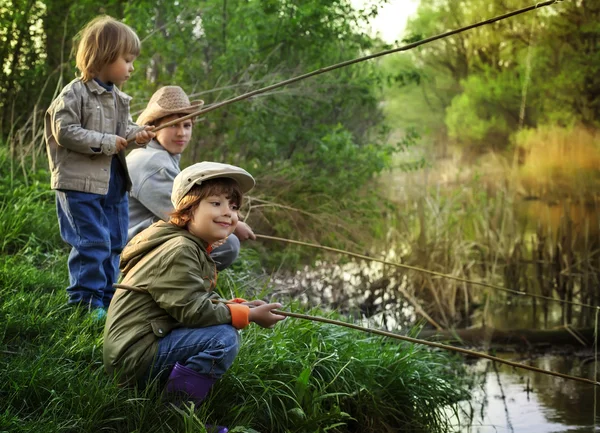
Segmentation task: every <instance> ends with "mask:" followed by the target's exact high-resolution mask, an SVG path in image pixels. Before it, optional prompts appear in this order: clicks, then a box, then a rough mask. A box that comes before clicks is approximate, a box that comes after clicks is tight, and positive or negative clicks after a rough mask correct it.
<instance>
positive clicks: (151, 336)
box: [103, 221, 250, 384]
mask: <svg viewBox="0 0 600 433" xmlns="http://www.w3.org/2000/svg"><path fill="white" fill-rule="evenodd" d="M206 246H207V245H206V243H205V242H204V241H202V240H201V239H199V238H197V237H195V236H194V235H192V234H191V233H189V232H188V231H187V230H185V229H181V228H179V227H177V226H175V225H173V224H170V223H168V222H164V221H160V222H157V223H155V224H153V225H151V226H150V227H149V228H148V229H146V230H144V231H143V232H141V233H140V234H139V235H137V236H136V237H134V238H133V239H132V240H131V242H129V244H127V246H126V247H125V249H124V250H123V253H122V255H121V266H120V268H121V272H122V273H123V279H122V281H121V284H126V285H130V286H135V287H137V288H138V289H141V290H142V291H143V292H144V293H140V292H137V291H128V290H122V289H118V290H117V291H116V293H115V295H114V297H113V299H112V302H111V304H110V307H109V309H108V315H107V320H106V325H105V328H104V349H103V353H104V366H105V368H106V370H107V372H108V373H109V374H115V373H118V374H119V375H121V376H120V379H121V380H122V381H123V382H125V383H129V384H134V383H136V382H137V381H139V380H140V379H141V378H142V377H143V376H144V375H145V373H146V372H147V371H148V370H149V369H150V368H151V366H152V365H153V360H154V357H155V355H156V352H157V349H158V341H159V339H160V338H162V337H164V336H166V335H167V334H168V333H169V332H171V331H172V330H173V329H175V328H178V327H182V326H183V327H188V328H201V327H205V326H211V325H220V324H232V325H233V326H235V327H236V328H243V327H244V326H247V325H248V315H249V311H250V310H249V308H248V307H247V306H245V305H229V304H227V305H226V304H218V303H217V304H215V303H213V302H211V299H221V298H220V297H219V296H218V294H216V293H214V292H213V289H214V287H215V284H216V279H217V271H216V266H215V263H214V262H213V261H212V259H211V258H210V256H209V254H208V252H207V251H206Z"/></svg>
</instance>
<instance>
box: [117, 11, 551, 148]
mask: <svg viewBox="0 0 600 433" xmlns="http://www.w3.org/2000/svg"><path fill="white" fill-rule="evenodd" d="M560 1H562V0H547V1H544V2H540V3H536V4H534V5H532V6H528V7H525V8H522V9H518V10H515V11H512V12H509V13H506V14H503V15H498V16H496V17H494V18H489V19H487V20H484V21H480V22H477V23H475V24H471V25H468V26H466V27H461V28H458V29H455V30H450V31H448V32H445V33H440V34H438V35H435V36H431V37H429V38H425V39H421V40H420V41H416V42H412V43H410V44H407V45H403V46H401V47H398V48H392V49H389V50H384V51H380V52H378V53H375V54H370V55H368V56H364V57H359V58H356V59H352V60H346V61H344V62H341V63H336V64H334V65H331V66H327V67H325V68H320V69H317V70H314V71H312V72H308V73H306V74H303V75H299V76H297V77H293V78H289V79H287V80H284V81H281V82H279V83H275V84H272V85H270V86H266V87H263V88H261V89H257V90H253V91H251V92H248V93H244V94H243V95H239V96H236V97H235V98H231V99H227V100H225V101H223V102H219V103H217V104H213V105H211V106H210V107H207V108H204V109H202V110H199V111H196V112H194V113H191V114H187V115H185V116H182V117H179V118H177V119H175V120H172V121H170V122H167V123H165V124H163V125H160V126H158V127H155V128H154V129H151V130H150V131H151V132H156V131H159V130H161V129H163V128H167V127H169V126H172V125H176V124H178V123H180V122H183V121H185V120H188V119H191V118H193V117H198V116H201V115H203V114H206V113H208V112H210V111H213V110H216V109H217V108H221V107H224V106H226V105H229V104H233V103H234V102H238V101H242V100H244V99H248V98H251V97H253V96H256V95H260V94H261V93H265V92H268V91H270V90H273V89H277V88H279V87H283V86H287V85H288V84H292V83H296V82H298V81H301V80H305V79H306V78H310V77H314V76H316V75H320V74H324V73H326V72H330V71H333V70H336V69H340V68H344V67H346V66H350V65H353V64H355V63H360V62H364V61H366V60H371V59H375V58H377V57H383V56H387V55H388V54H393V53H398V52H401V51H408V50H412V49H413V48H416V47H419V46H421V45H425V44H428V43H430V42H433V41H437V40H439V39H443V38H447V37H448V36H452V35H456V34H459V33H462V32H465V31H467V30H471V29H474V28H477V27H481V26H484V25H487V24H492V23H495V22H497V21H501V20H505V19H507V18H510V17H513V16H516V15H520V14H523V13H525V12H529V11H532V10H535V9H540V8H542V7H545V6H550V5H552V4H554V3H558V2H560ZM134 140H135V137H134V138H130V139H129V140H127V143H131V142H133V141H134Z"/></svg>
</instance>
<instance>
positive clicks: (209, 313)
mask: <svg viewBox="0 0 600 433" xmlns="http://www.w3.org/2000/svg"><path fill="white" fill-rule="evenodd" d="M160 269H161V270H162V271H161V274H160V275H159V276H158V277H157V278H156V279H155V282H153V283H152V284H151V285H150V287H148V292H149V293H150V294H151V295H152V297H153V298H154V300H155V301H156V302H157V304H158V305H159V306H160V307H161V308H162V309H164V310H165V311H166V312H167V313H169V315H171V316H172V317H173V318H174V319H175V320H177V321H178V322H179V323H181V324H182V325H184V326H186V327H205V326H212V325H219V324H231V323H232V315H231V312H230V310H229V308H228V307H227V305H226V304H223V303H213V302H212V300H213V299H215V300H216V299H221V298H220V297H219V295H218V294H216V293H214V292H213V291H212V289H213V288H214V286H215V284H216V275H215V274H212V275H211V274H210V273H211V272H214V266H210V265H209V264H208V263H206V262H205V261H204V260H202V258H199V257H198V252H197V251H196V250H195V249H194V248H192V247H190V246H186V245H180V246H177V247H175V248H173V249H172V250H170V251H168V252H165V255H164V256H163V258H162V260H161V264H160ZM240 307H245V306H242V305H240ZM249 311H250V310H249V308H248V309H247V311H246V316H248V315H249ZM236 314H237V315H239V314H240V313H239V312H236ZM238 322H239V319H238Z"/></svg>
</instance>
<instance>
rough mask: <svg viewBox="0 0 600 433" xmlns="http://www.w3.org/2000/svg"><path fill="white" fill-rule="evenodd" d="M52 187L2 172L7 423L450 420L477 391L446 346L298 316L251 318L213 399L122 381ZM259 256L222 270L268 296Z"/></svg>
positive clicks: (1, 360) (93, 428)
mask: <svg viewBox="0 0 600 433" xmlns="http://www.w3.org/2000/svg"><path fill="white" fill-rule="evenodd" d="M0 159H1V158H0ZM1 166H2V164H1V163H0V167H1ZM52 195H53V194H52V193H50V192H48V185H47V183H46V182H45V181H44V179H43V178H42V179H38V180H37V182H36V181H35V180H32V179H31V177H30V178H29V180H28V183H27V184H26V183H25V181H23V180H19V179H13V178H10V179H9V178H7V177H0V206H2V209H3V218H2V220H4V221H3V222H2V223H1V224H3V225H0V233H1V234H2V235H3V236H4V244H3V246H2V249H1V250H0V383H2V386H1V387H0V432H36V433H46V432H47V433H56V432H73V433H75V432H77V433H82V432H144V433H153V432H157V433H158V432H165V433H166V432H185V433H187V432H203V431H204V427H203V425H204V423H205V422H212V423H217V422H218V423H219V424H224V425H228V426H229V427H230V429H231V430H230V431H232V432H269V433H277V432H298V433H300V432H307V433H312V432H325V431H327V432H340V433H342V432H391V431H414V432H425V431H427V432H442V431H446V418H445V417H444V415H443V412H442V410H443V409H444V408H445V407H448V406H451V407H454V404H455V403H456V402H457V401H458V400H460V399H462V398H465V397H466V391H465V390H466V388H467V385H466V384H465V383H463V379H462V378H463V377H464V375H463V373H462V367H461V364H460V361H459V360H458V359H456V358H452V357H450V355H448V354H447V353H445V352H437V351H432V350H429V349H428V348H425V347H424V346H414V345H409V344H405V343H398V342H396V341H395V340H394V341H393V340H389V339H382V338H379V337H378V338H374V337H372V336H368V335H367V334H364V333H360V332H358V331H354V330H348V329H346V328H339V327H335V326H332V325H321V324H317V323H315V322H309V321H302V320H299V319H292V318H288V319H287V320H285V321H284V322H282V323H280V324H279V325H278V326H276V327H275V328H274V329H262V328H259V327H257V326H255V325H251V326H250V327H249V328H247V329H246V330H244V331H242V333H241V334H242V341H243V343H242V347H241V350H240V353H239V356H238V358H237V360H236V362H235V363H234V366H233V367H232V368H231V370H230V371H229V372H228V373H227V374H226V375H225V376H224V377H223V379H222V380H220V381H219V382H218V383H217V384H216V386H215V387H214V388H213V391H212V393H211V395H210V396H209V398H208V399H207V401H206V402H205V403H204V404H202V405H201V406H200V407H197V408H193V407H183V408H176V407H174V406H173V405H170V404H168V403H167V402H165V401H164V400H163V399H162V397H161V392H160V391H161V390H159V389H155V387H149V388H148V389H146V390H145V391H139V390H136V389H126V388H120V387H118V386H117V384H116V383H115V382H114V381H113V380H112V379H111V378H109V377H108V376H107V375H106V374H105V372H104V368H103V365H102V325H100V324H98V323H94V322H93V321H92V320H91V319H90V318H89V317H88V316H86V315H85V314H84V313H83V312H81V311H80V310H77V309H73V308H70V307H67V305H66V301H67V295H66V291H65V287H66V286H67V283H68V275H67V271H66V260H67V255H68V250H67V248H65V245H64V243H63V242H62V241H61V240H60V237H59V236H58V227H57V223H56V215H55V209H54V201H53V197H52ZM247 258H248V266H244V265H242V266H241V267H240V266H239V265H238V266H236V268H235V269H234V271H230V272H227V273H224V274H223V276H222V278H221V279H220V284H221V286H222V287H221V288H222V290H223V291H224V292H227V293H235V294H236V295H239V296H243V295H244V294H248V293H249V292H252V291H253V292H256V291H257V290H259V291H261V293H262V294H263V295H264V296H268V287H266V286H265V285H264V283H261V279H260V278H258V277H256V273H255V272H254V269H256V268H257V267H258V268H259V267H260V266H259V263H258V262H257V257H256V256H255V255H252V254H250V255H249V256H248V257H247ZM261 284H262V287H261ZM257 286H258V287H257ZM286 308H288V309H291V310H295V311H298V310H300V309H301V307H300V306H299V305H296V304H292V305H287V306H286ZM311 314H314V315H323V314H326V313H324V312H323V311H320V310H313V311H311ZM328 314H329V315H330V316H333V317H336V315H335V314H333V313H328Z"/></svg>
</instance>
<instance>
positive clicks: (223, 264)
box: [210, 234, 240, 272]
mask: <svg viewBox="0 0 600 433" xmlns="http://www.w3.org/2000/svg"><path fill="white" fill-rule="evenodd" d="M239 253H240V240H239V239H238V238H237V236H236V235H234V234H231V235H229V236H228V237H227V240H226V241H225V243H224V244H223V245H221V246H219V247H217V248H215V249H214V250H212V251H211V252H210V258H211V259H213V260H214V261H215V264H216V265H217V271H219V272H220V271H222V270H223V269H227V268H228V267H229V266H231V265H232V264H233V262H235V259H237V257H238V255H239Z"/></svg>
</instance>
